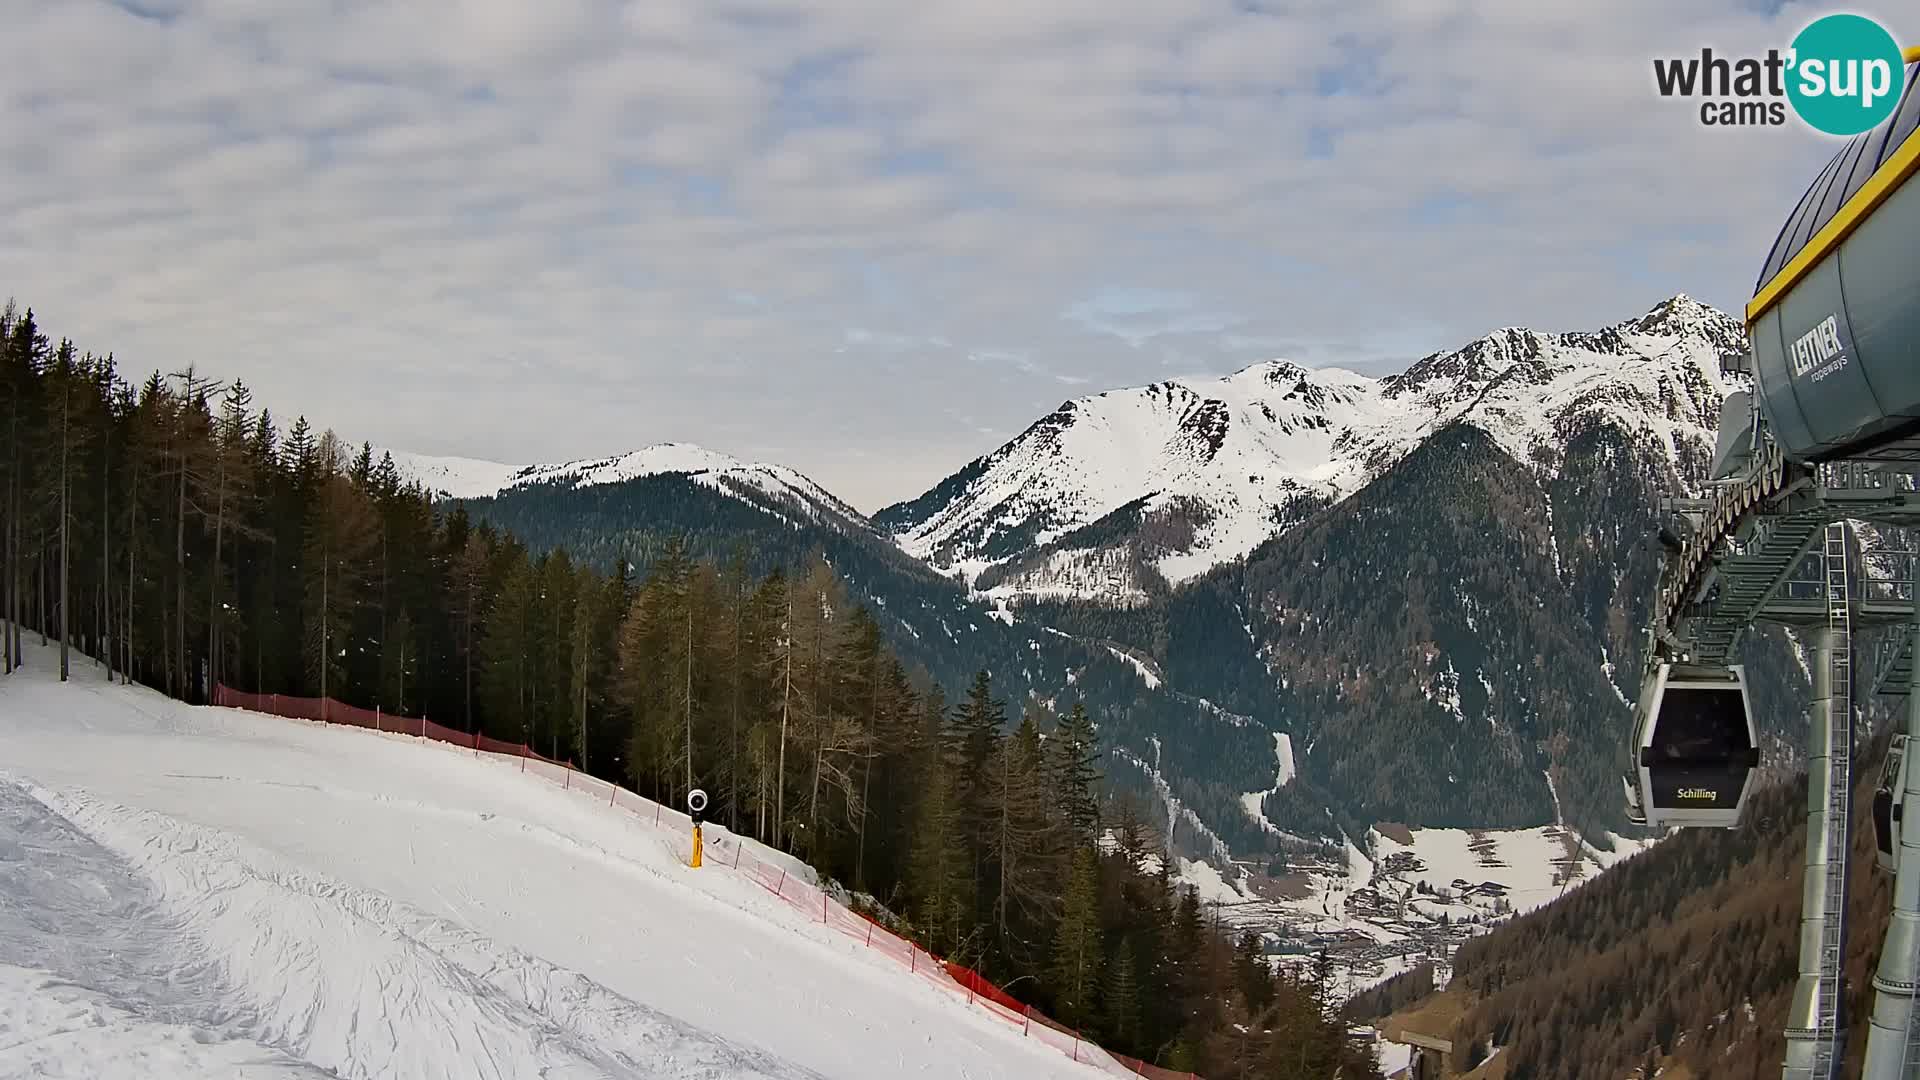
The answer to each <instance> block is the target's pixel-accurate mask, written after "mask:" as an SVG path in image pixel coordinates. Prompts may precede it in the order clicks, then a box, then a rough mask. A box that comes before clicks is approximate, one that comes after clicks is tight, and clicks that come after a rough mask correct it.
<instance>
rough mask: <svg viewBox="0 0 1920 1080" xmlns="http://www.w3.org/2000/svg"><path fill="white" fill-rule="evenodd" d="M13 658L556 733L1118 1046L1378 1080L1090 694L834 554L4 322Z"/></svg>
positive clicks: (608, 770)
mask: <svg viewBox="0 0 1920 1080" xmlns="http://www.w3.org/2000/svg"><path fill="white" fill-rule="evenodd" d="M0 360H3V361H4V365H3V367H0V395H4V396H0V423H4V424H5V428H4V431H3V432H0V436H3V437H4V439H5V443H4V455H0V470H4V472H3V473H0V644H4V648H0V653H4V669H5V670H6V671H7V672H11V671H13V670H14V669H15V668H17V667H19V666H21V665H22V664H23V663H25V662H27V659H28V653H27V651H26V649H25V647H24V641H23V638H24V635H25V634H26V633H27V632H33V633H36V634H37V635H38V636H39V638H40V639H41V643H42V644H43V645H47V646H48V649H47V650H46V652H45V653H36V656H37V655H53V652H52V646H54V645H56V644H57V647H58V652H57V660H55V661H53V662H55V663H57V665H58V668H59V671H60V676H61V677H62V678H63V679H64V678H67V677H68V676H69V674H70V672H71V670H72V668H73V666H74V665H75V664H76V663H91V664H94V665H96V666H98V667H101V668H104V669H105V671H106V673H107V676H108V678H111V679H118V680H120V681H123V682H128V683H133V682H139V683H142V684H145V685H147V686H150V687H153V688H155V689H158V690H161V691H163V692H165V693H167V694H169V695H171V696H173V697H176V698H179V699H181V700H184V701H188V702H194V703H204V702H206V701H208V700H209V699H210V695H211V691H212V688H213V687H214V686H215V685H218V684H225V685H229V686H233V687H235V688H237V689H243V690H251V691H254V692H261V693H277V694H289V695H319V696H326V697H332V698H334V699H337V700H341V701H344V702H347V703H349V704H354V705H358V706H362V707H368V708H374V707H377V708H381V709H384V710H388V711H391V712H394V713H399V714H404V715H425V716H428V717H429V718H431V719H433V720H435V721H437V722H439V723H441V724H443V725H445V726H448V727H453V728H458V729H460V730H463V731H469V732H478V733H483V734H486V735H488V736H490V737H494V738H499V739H505V740H510V741H514V742H524V743H526V744H528V745H530V746H532V747H533V748H534V749H535V750H537V751H538V752H540V753H542V754H545V755H547V756H549V757H552V758H555V759H560V760H568V761H571V762H573V763H574V765H575V766H576V767H578V768H580V769H582V770H584V771H587V772H590V773H592V774H594V775H597V776H600V777H603V778H606V779H609V780H614V781H616V782H620V783H623V784H627V785H629V786H632V787H633V788H635V789H636V790H638V791H641V792H643V793H646V794H649V795H652V796H653V797H655V798H658V799H660V800H662V801H667V802H674V803H677V802H678V801H679V800H680V799H681V798H682V797H683V796H684V795H685V793H686V791H687V790H688V789H689V788H690V787H694V786H699V787H703V788H705V789H706V790H707V791H708V792H709V794H710V796H711V798H712V805H711V808H710V810H709V811H708V813H709V816H710V817H711V818H712V819H714V820H717V821H719V822H722V823H724V824H725V825H727V826H728V827H729V828H731V829H733V830H735V831H737V832H739V833H742V834H745V835H750V836H754V837H756V838H758V839H760V840H762V841H765V842H767V843H769V844H774V845H777V846H779V847H781V848H783V849H784V850H787V851H789V852H792V853H794V854H796V855H798V856H800V857H802V858H805V859H806V860H808V861H809V862H810V863H811V864H812V865H813V866H815V867H816V868H818V869H819V870H820V872H821V873H822V874H823V875H824V876H826V877H829V878H832V879H835V880H838V881H840V882H843V883H845V884H847V885H848V886H849V887H850V888H851V889H852V890H854V892H855V893H856V895H857V896H859V897H861V898H862V901H861V902H862V903H864V904H867V905H869V906H870V908H871V910H873V911H874V912H875V913H876V915H877V916H878V917H880V918H882V919H885V920H888V921H890V922H892V923H893V924H894V925H896V926H897V927H899V928H900V929H901V930H902V931H903V932H905V933H907V934H909V935H910V936H912V937H914V938H916V939H917V940H919V941H920V942H921V943H922V944H924V945H926V946H927V947H928V948H930V949H932V950H933V951H934V952H936V953H937V954H939V955H942V956H945V957H948V958H950V959H953V960H955V961H957V962H960V963H964V964H967V965H968V966H971V967H974V968H976V969H977V970H979V971H981V972H982V973H983V974H984V975H986V976H987V977H988V978H990V979H992V980H994V981H996V982H999V983H1001V984H1002V985H1005V986H1008V987H1010V988H1011V990H1012V991H1013V992H1014V993H1016V994H1018V995H1019V996H1020V997H1022V998H1023V999H1026V1000H1030V1001H1033V1002H1034V1003H1035V1004H1036V1005H1038V1006H1040V1007H1041V1008H1042V1009H1044V1010H1046V1011H1047V1012H1048V1013H1050V1014H1051V1015H1053V1016H1055V1017H1056V1018H1058V1019H1060V1020H1062V1021H1064V1022H1067V1023H1070V1024H1073V1025H1075V1026H1078V1027H1080V1028H1082V1029H1083V1030H1086V1031H1088V1032H1089V1033H1091V1034H1094V1035H1096V1036H1097V1037H1099V1038H1100V1039H1101V1040H1102V1041H1103V1042H1104V1043H1105V1044H1106V1045H1108V1046H1109V1047H1111V1048H1113V1049H1116V1050H1119V1051H1121V1052H1124V1053H1129V1054H1133V1055H1135V1056H1138V1057H1142V1058H1145V1059H1147V1060H1149V1061H1152V1062H1155V1063H1158V1064H1161V1065H1164V1066H1167V1067H1170V1068H1185V1069H1193V1070H1195V1071H1199V1072H1201V1073H1202V1074H1204V1075H1207V1076H1209V1077H1215V1078H1225V1077H1255V1076H1282V1075H1284V1076H1331V1075H1334V1073H1335V1072H1336V1070H1342V1069H1344V1071H1343V1072H1341V1075H1343V1076H1347V1077H1355V1076H1371V1075H1377V1071H1376V1070H1375V1069H1374V1066H1373V1065H1372V1063H1371V1061H1370V1059H1369V1058H1368V1057H1367V1056H1366V1055H1365V1054H1364V1053H1363V1052H1360V1051H1356V1050H1355V1049H1353V1048H1352V1047H1351V1046H1349V1044H1348V1043H1347V1041H1346V1039H1345V1036H1344V1027H1343V1025H1342V1024H1341V1022H1340V1017H1339V1016H1338V1014H1337V1008H1336V1003H1335V1002H1334V1001H1333V1000H1332V998H1331V995H1330V993H1329V991H1328V988H1327V986H1326V984H1325V982H1324V981H1316V980H1314V979H1312V978H1302V977H1297V976H1294V975H1291V974H1286V973H1279V974H1276V972H1275V970H1274V968H1273V966H1272V965H1271V964H1270V963H1269V962H1268V960H1267V958H1266V957H1265V956H1263V955H1262V952H1261V948H1260V942H1259V941H1258V939H1257V938H1254V937H1252V936H1242V937H1241V938H1238V939H1230V937H1229V936H1228V935H1227V934H1225V933H1224V932H1223V931H1222V929H1221V928H1220V927H1219V926H1218V925H1215V924H1213V923H1212V922H1210V921H1209V920H1208V919H1206V918H1204V917H1203V916H1202V914H1201V910H1200V905H1199V902H1198V899H1197V897H1196V896H1195V895H1194V894H1193V893H1192V891H1191V890H1184V891H1183V890H1181V889H1179V888H1177V887H1176V885H1175V883H1174V881H1173V879H1172V878H1171V876H1170V874H1169V870H1168V862H1169V860H1168V859H1167V858H1166V857H1165V854H1164V852H1163V851H1161V850H1159V836H1158V834H1157V832H1156V830H1155V829H1154V828H1153V827H1151V826H1149V825H1147V824H1146V823H1144V822H1143V821H1142V820H1141V817H1140V815H1139V814H1138V813H1137V812H1136V811H1134V810H1133V809H1132V808H1131V805H1132V804H1131V803H1130V802H1128V801H1126V800H1116V799H1114V798H1113V797H1112V796H1111V793H1110V791H1109V789H1108V787H1107V785H1106V784H1105V782H1104V778H1103V776H1102V770H1101V763H1102V761H1103V755H1102V753H1101V751H1100V748H1099V734H1098V732H1096V730H1095V725H1094V723H1093V721H1092V719H1091V718H1090V717H1089V715H1088V713H1087V711H1086V709H1085V707H1084V705H1083V704H1081V703H1077V702H1073V703H1067V704H1065V705H1063V706H1061V707H1059V708H1056V707H1055V706H1054V704H1053V703H1049V702H1044V701H1040V700H1037V699H1034V698H1033V697H1032V696H1031V695H1029V698H1028V700H1025V701H1021V702H1019V703H1017V707H1016V709H1015V711H1016V712H1017V713H1018V721H1017V722H1015V721H1014V720H1013V719H1012V718H1011V717H1009V715H1008V703H1007V702H1005V701H1003V700H1002V699H1000V698H999V697H996V696H995V690H994V684H993V679H992V677H991V675H990V674H989V673H988V672H985V671H982V672H980V673H978V674H977V675H976V676H974V678H973V679H972V681H971V683H970V684H969V685H968V686H967V687H966V688H965V691H964V693H963V694H962V695H961V696H960V699H959V701H958V703H957V704H955V705H953V706H952V707H949V705H948V703H947V698H946V695H945V693H944V692H943V690H942V688H941V687H940V686H938V685H935V684H933V683H932V682H931V681H930V680H929V679H927V678H925V677H924V674H923V673H918V674H917V673H916V672H914V671H909V669H908V668H907V667H906V666H905V665H903V664H902V663H901V661H900V659H899V658H898V657H897V656H896V655H895V654H894V653H893V652H892V651H891V650H890V649H889V648H888V647H887V645H886V643H885V641H884V640H883V637H882V634H881V632H880V628H879V626H878V625H877V624H876V622H875V620H874V618H873V617H872V615H871V613H870V612H869V611H868V610H867V609H866V608H865V607H864V606H862V605H860V604H858V603H855V602H853V600H852V599H850V597H849V596H848V590H847V588H846V586H845V584H844V582H843V581H842V580H841V579H840V578H839V576H838V575H836V573H835V572H834V570H833V568H832V567H831V566H830V565H829V564H828V563H827V561H826V560H825V559H824V558H821V557H819V556H818V555H817V554H816V555H815V556H814V557H812V558H810V559H806V560H803V561H801V562H800V563H798V564H797V565H792V566H785V567H776V568H774V569H772V570H771V571H769V572H764V573H757V574H756V573H750V572H749V570H748V566H749V560H748V557H747V553H746V552H745V551H738V552H736V553H735V554H734V555H733V556H732V557H730V558H720V559H713V558H706V559H702V558H696V557H694V556H693V555H692V554H691V553H690V552H689V550H688V549H687V547H686V546H685V545H683V544H675V543H669V544H666V545H665V546H664V547H663V548H662V549H661V550H657V551H652V552H649V553H647V554H648V557H647V559H646V562H645V564H644V565H640V564H637V563H636V562H635V561H633V560H632V559H631V558H630V557H629V556H628V555H627V554H624V553H623V554H621V555H620V556H619V557H617V558H615V559H614V560H612V563H611V565H610V566H606V567H605V568H604V569H603V568H602V567H601V566H598V565H593V564H585V563H576V562H574V561H573V559H572V558H571V557H570V556H569V554H568V553H567V552H566V551H565V550H563V549H554V550H547V551H536V550H533V549H530V548H529V547H528V546H527V545H526V544H524V543H523V542H521V541H520V540H519V539H516V538H515V537H514V536H513V535H512V534H510V533H507V532H505V531H502V530H499V529H496V528H494V527H492V526H489V525H487V524H485V523H476V522H474V521H472V520H471V519H470V518H469V517H468V515H467V514H466V512H465V511H464V510H463V509H460V508H458V507H453V508H449V507H447V506H446V505H444V504H438V503H436V502H435V501H434V500H433V499H432V497H431V496H430V495H429V494H428V492H426V491H425V490H424V489H423V488H422V487H421V486H420V485H419V484H417V483H415V482H413V481H411V480H410V479H408V478H405V477H403V476H401V475H400V474H399V471H398V470H397V469H396V467H395V465H394V462H393V461H392V459H391V457H389V456H385V455H382V456H379V457H376V456H375V455H374V453H373V451H372V449H371V447H369V446H367V445H364V444H363V445H362V446H360V447H359V448H358V449H354V448H351V447H349V446H348V445H347V444H345V443H344V442H343V441H342V440H341V439H340V438H338V437H337V436H336V435H334V433H332V432H331V431H318V432H317V431H315V430H314V429H313V427H312V425H310V424H309V423H308V422H307V421H306V419H305V418H304V417H300V418H296V419H295V420H294V421H293V422H292V423H291V424H290V425H284V426H283V424H282V421H281V420H280V418H276V417H275V416H274V415H273V414H272V413H271V412H270V411H268V410H266V409H256V408H254V405H253V401H252V395H251V393H250V391H249V390H248V389H247V387H246V386H245V385H244V384H243V383H241V382H239V381H237V380H236V381H232V382H219V381H216V380H214V379H212V378H209V377H208V376H206V375H205V374H203V373H201V372H199V371H197V370H195V369H193V368H187V369H185V370H182V371H179V372H174V373H171V374H165V375H163V374H162V373H160V372H154V373H152V374H150V375H148V376H146V377H145V378H144V379H142V380H140V381H139V382H137V383H135V382H129V381H128V380H126V379H125V378H123V377H122V375H121V373H120V371H119V368H118V366H117V364H116V361H115V359H114V357H112V356H111V355H105V356H102V355H96V354H92V353H88V352H83V351H81V350H79V349H78V348H77V347H76V346H75V345H74V344H73V343H72V342H70V341H67V340H60V341H58V342H57V343H54V342H53V341H52V340H51V339H50V338H49V336H48V335H47V334H46V333H45V332H44V331H43V330H42V329H41V327H40V326H39V324H38V322H37V320H36V318H35V316H34V315H33V313H32V312H31V311H24V312H23V311H20V310H19V309H17V308H16V307H15V306H14V305H12V304H11V303H9V304H8V305H7V306H6V307H5V308H4V310H0Z"/></svg>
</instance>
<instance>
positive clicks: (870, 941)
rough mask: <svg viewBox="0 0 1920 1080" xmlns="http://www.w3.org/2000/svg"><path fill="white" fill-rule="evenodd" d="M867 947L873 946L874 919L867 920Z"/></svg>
mask: <svg viewBox="0 0 1920 1080" xmlns="http://www.w3.org/2000/svg"><path fill="white" fill-rule="evenodd" d="M867 948H869V949H871V948H873V920H872V919H868V920H867Z"/></svg>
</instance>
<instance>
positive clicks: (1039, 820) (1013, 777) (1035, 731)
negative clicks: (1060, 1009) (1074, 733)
mask: <svg viewBox="0 0 1920 1080" xmlns="http://www.w3.org/2000/svg"><path fill="white" fill-rule="evenodd" d="M994 758H995V761H994V762H993V763H992V766H991V768H990V770H989V782H990V783H989V790H988V799H989V802H990V804H991V818H990V820H989V823H988V831H987V837H986V856H987V860H988V863H989V865H991V866H993V867H994V868H995V870H996V871H997V873H996V875H995V879H994V882H993V904H992V907H991V908H990V909H989V910H990V914H991V917H992V919H993V930H994V942H995V945H996V946H997V948H998V951H999V953H1000V954H1001V955H1003V956H1005V957H1007V958H1008V959H1010V960H1011V961H1012V962H1013V963H1014V965H1015V966H1016V968H1017V969H1019V970H1022V971H1029V970H1032V968H1033V967H1034V966H1037V963H1038V961H1039V959H1040V958H1039V957H1038V956H1037V955H1035V953H1036V952H1037V951H1038V949H1039V948H1040V947H1041V946H1043V945H1044V944H1045V938H1044V937H1043V936H1042V934H1043V932H1044V929H1043V928H1044V927H1045V926H1046V925H1048V924H1049V923H1050V922H1051V921H1052V920H1053V918H1054V913H1055V910H1056V909H1057V907H1058V906H1059V903H1058V898H1059V896H1060V882H1061V879H1062V878H1063V877H1064V876H1065V874H1064V871H1065V870H1066V868H1067V864H1068V860H1069V858H1070V855H1069V853H1070V851H1071V850H1072V848H1071V845H1070V844H1069V843H1068V832H1067V830H1066V829H1065V828H1064V822H1063V821H1062V820H1061V819H1060V818H1059V817H1057V816H1056V811H1055V809H1054V806H1053V802H1052V800H1051V799H1049V798H1048V791H1047V784H1046V780H1047V777H1046V771H1045V768H1044V766H1043V764H1042V761H1041V751H1040V731H1039V728H1038V726H1037V725H1036V724H1035V723H1034V718H1033V716H1032V715H1031V714H1029V715H1027V716H1026V717H1025V718H1023V719H1022V721H1021V723H1020V727H1019V729H1018V730H1017V731H1015V733H1014V735H1013V737H1011V738H1008V739H1003V740H1000V743H999V746H998V747H997V748H996V749H995V752H994Z"/></svg>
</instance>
